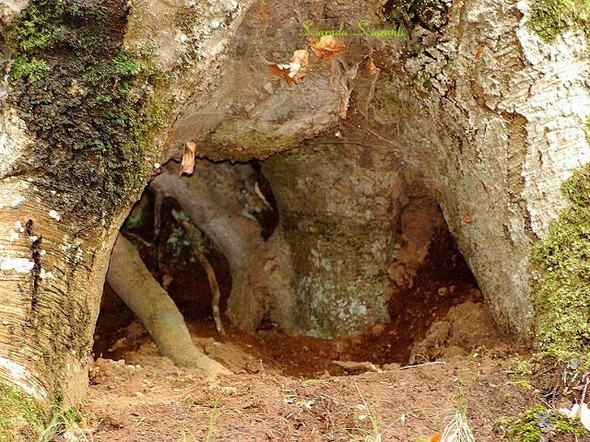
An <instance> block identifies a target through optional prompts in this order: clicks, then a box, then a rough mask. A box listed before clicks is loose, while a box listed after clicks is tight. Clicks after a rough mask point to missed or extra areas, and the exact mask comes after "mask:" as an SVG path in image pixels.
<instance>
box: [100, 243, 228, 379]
mask: <svg viewBox="0 0 590 442" xmlns="http://www.w3.org/2000/svg"><path fill="white" fill-rule="evenodd" d="M107 282H108V283H109V285H110V286H111V287H112V288H113V290H114V291H115V292H116V293H117V295H119V297H120V298H121V299H122V300H123V301H124V302H125V304H127V306H128V307H129V308H130V309H131V311H133V313H134V314H135V315H136V316H137V318H138V319H139V320H140V321H141V322H142V323H143V325H144V326H145V328H146V329H147V331H148V332H149V334H150V336H151V337H152V339H153V340H154V342H155V343H156V345H157V346H158V349H159V350H160V352H161V353H162V354H163V355H164V356H167V357H169V358H170V359H172V361H173V362H174V363H175V364H176V365H179V366H182V367H189V368H198V369H200V370H201V371H203V373H204V374H205V375H206V376H208V377H209V376H215V375H217V374H231V372H230V371H229V370H227V369H226V368H225V367H223V366H222V365H221V364H220V363H218V362H217V361H214V360H213V359H211V358H209V357H208V356H206V355H205V354H204V353H203V351H202V350H200V349H199V348H197V346H196V345H195V344H194V342H193V340H192V339H191V336H190V334H189V331H188V329H187V327H186V324H185V323H184V319H183V317H182V314H181V313H180V311H178V308H177V307H176V305H175V304H174V301H172V299H171V298H170V296H169V295H168V293H167V292H166V291H165V290H164V289H163V288H162V287H161V286H160V285H159V284H158V283H157V281H156V280H155V279H154V278H153V276H152V275H151V274H150V272H149V271H148V269H147V268H146V266H145V264H144V263H143V261H142V260H141V257H140V256H139V253H138V252H137V250H136V249H135V247H133V245H132V244H131V243H130V242H129V241H128V240H127V239H126V238H125V237H123V236H122V235H119V238H118V239H117V241H116V243H115V246H114V248H113V253H112V256H111V264H110V267H109V271H108V273H107Z"/></svg>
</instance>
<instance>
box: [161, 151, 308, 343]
mask: <svg viewBox="0 0 590 442" xmlns="http://www.w3.org/2000/svg"><path fill="white" fill-rule="evenodd" d="M179 167H180V166H179V165H178V164H176V163H174V162H171V163H170V164H168V165H167V166H166V168H165V170H164V173H162V174H160V175H158V176H157V177H155V178H154V180H153V181H152V182H151V184H150V186H151V187H152V188H153V189H154V190H155V191H156V192H160V193H162V194H164V195H165V196H168V197H171V198H174V199H175V200H176V201H178V203H179V204H180V205H181V206H182V209H183V211H184V212H185V213H186V214H187V215H188V216H189V217H190V218H191V220H192V221H193V222H194V223H195V224H196V225H197V226H198V227H199V229H201V230H202V231H203V232H205V234H206V235H207V236H208V237H209V238H210V239H211V240H212V241H213V242H214V243H215V245H216V246H217V247H218V248H219V250H220V251H221V253H223V255H224V256H225V257H226V259H227V261H228V263H229V266H230V271H231V277H232V291H231V294H230V297H229V300H228V308H227V315H228V316H229V318H230V319H231V321H232V322H233V323H234V324H235V325H237V326H238V327H240V328H241V329H243V330H247V331H253V330H255V329H256V327H257V326H258V324H259V323H260V321H261V320H262V319H263V318H264V317H268V318H269V319H270V320H271V321H273V322H275V323H276V324H277V325H278V326H279V328H281V329H282V330H284V331H287V332H295V331H296V330H297V328H298V326H297V321H298V313H297V305H296V300H295V286H294V280H295V279H294V274H293V271H292V267H291V266H292V263H291V258H290V252H289V247H288V245H287V243H286V242H285V240H284V237H283V233H282V229H281V227H280V225H279V226H278V227H277V228H276V229H275V231H274V233H273V234H272V235H271V236H270V238H268V240H266V241H265V240H264V239H263V238H262V236H261V228H260V225H259V224H258V222H257V221H256V220H255V218H254V214H255V213H256V211H257V210H260V206H263V205H264V202H263V201H261V200H260V198H259V196H258V195H257V194H256V191H255V190H254V185H255V183H254V181H253V179H254V178H253V171H252V169H251V167H250V166H249V165H235V166H231V165H229V164H225V163H219V164H214V163H211V162H208V161H198V162H197V164H196V166H195V172H194V174H193V175H192V176H190V177H179V173H178V172H179Z"/></svg>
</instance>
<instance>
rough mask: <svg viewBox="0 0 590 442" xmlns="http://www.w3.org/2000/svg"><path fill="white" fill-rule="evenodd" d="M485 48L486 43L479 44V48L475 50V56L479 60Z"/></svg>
mask: <svg viewBox="0 0 590 442" xmlns="http://www.w3.org/2000/svg"><path fill="white" fill-rule="evenodd" d="M484 49H485V46H484V45H480V46H478V48H477V49H476V50H475V54H473V58H475V59H476V60H477V59H478V58H479V57H481V54H482V53H483V50H484Z"/></svg>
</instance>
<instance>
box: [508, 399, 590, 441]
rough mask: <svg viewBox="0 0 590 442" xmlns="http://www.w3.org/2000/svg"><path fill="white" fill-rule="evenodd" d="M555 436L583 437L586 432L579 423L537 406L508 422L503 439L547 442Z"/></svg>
mask: <svg viewBox="0 0 590 442" xmlns="http://www.w3.org/2000/svg"><path fill="white" fill-rule="evenodd" d="M557 434H573V435H583V434H586V430H585V428H584V427H582V425H581V424H580V423H579V422H576V421H574V420H571V419H568V418H566V417H565V416H562V415H561V414H560V413H559V412H556V411H553V410H552V411H549V410H547V408H545V407H542V406H539V405H537V406H534V407H533V408H531V409H530V410H527V411H525V412H524V413H523V414H522V415H521V416H520V417H519V418H517V419H516V420H513V421H511V422H510V424H509V429H508V431H507V433H506V434H505V436H504V439H506V436H507V438H508V440H510V441H511V442H539V441H540V440H543V439H542V437H545V438H547V440H549V439H548V438H549V437H550V436H554V435H557Z"/></svg>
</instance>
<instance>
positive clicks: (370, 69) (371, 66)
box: [363, 57, 381, 77]
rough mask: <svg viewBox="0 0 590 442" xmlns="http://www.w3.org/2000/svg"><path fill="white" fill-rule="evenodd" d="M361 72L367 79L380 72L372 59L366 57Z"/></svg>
mask: <svg viewBox="0 0 590 442" xmlns="http://www.w3.org/2000/svg"><path fill="white" fill-rule="evenodd" d="M363 71H364V73H365V75H367V76H368V77H372V76H374V75H377V74H378V73H379V72H380V71H381V69H379V68H378V67H377V66H375V62H373V59H372V58H371V57H367V59H366V60H365V63H364V65H363Z"/></svg>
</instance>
